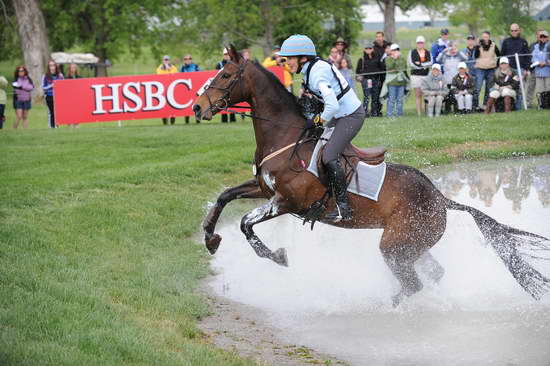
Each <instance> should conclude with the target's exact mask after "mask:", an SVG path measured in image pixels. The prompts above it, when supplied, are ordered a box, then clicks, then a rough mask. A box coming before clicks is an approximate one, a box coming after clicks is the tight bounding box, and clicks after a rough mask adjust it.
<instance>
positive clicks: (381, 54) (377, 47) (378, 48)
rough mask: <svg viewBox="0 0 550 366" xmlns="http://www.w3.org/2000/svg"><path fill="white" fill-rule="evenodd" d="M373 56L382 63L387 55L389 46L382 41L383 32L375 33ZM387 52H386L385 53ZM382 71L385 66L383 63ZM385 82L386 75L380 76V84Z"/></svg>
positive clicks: (389, 44) (388, 43) (384, 69)
mask: <svg viewBox="0 0 550 366" xmlns="http://www.w3.org/2000/svg"><path fill="white" fill-rule="evenodd" d="M373 43H374V54H375V55H376V56H377V57H378V59H380V60H381V61H384V59H385V58H386V57H387V56H388V55H389V53H390V49H389V47H390V46H391V43H390V42H387V41H386V40H385V39H384V32H376V36H375V38H374V42H373ZM386 50H387V51H386ZM382 65H383V70H382V71H386V64H385V63H383V64H382ZM385 80H386V74H385V73H384V74H382V78H381V79H380V82H381V84H380V85H383V84H384V81H385Z"/></svg>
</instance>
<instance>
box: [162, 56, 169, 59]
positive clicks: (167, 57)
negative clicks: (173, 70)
mask: <svg viewBox="0 0 550 366" xmlns="http://www.w3.org/2000/svg"><path fill="white" fill-rule="evenodd" d="M162 59H163V60H170V56H168V55H164V56H163V57H162Z"/></svg>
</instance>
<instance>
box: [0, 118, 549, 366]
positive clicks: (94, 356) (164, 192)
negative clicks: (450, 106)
mask: <svg viewBox="0 0 550 366" xmlns="http://www.w3.org/2000/svg"><path fill="white" fill-rule="evenodd" d="M518 118H519V119H521V121H518ZM356 143H357V144H358V145H360V146H368V145H378V144H382V145H386V146H387V147H388V148H389V151H390V154H389V160H391V161H398V162H403V163H407V164H411V165H413V166H416V167H423V166H428V165H432V164H442V163H449V162H452V161H458V160H465V159H482V158H495V157H498V158H501V157H509V156H514V155H517V154H532V155H537V154H548V153H550V121H549V120H548V115H547V112H536V111H532V112H531V111H530V112H521V113H512V114H506V115H505V114H494V115H491V116H488V117H486V116H484V115H473V116H470V117H468V118H464V117H454V116H446V117H441V118H439V119H428V118H418V117H404V118H401V119H396V120H391V119H386V118H380V119H368V120H367V123H366V125H365V127H364V128H363V130H362V131H361V134H360V135H359V136H358V138H357V139H356ZM0 146H1V147H0V159H1V160H0V164H1V166H2V171H1V173H0V179H1V181H2V185H0V196H1V197H2V200H1V203H0V218H1V220H2V225H1V226H0V243H1V244H0V364H2V365H36V364H40V365H75V364H79V365H92V364H93V365H96V364H101V365H121V364H125V365H144V364H162V365H172V364H174V365H175V364H188V365H214V364H224V365H246V364H248V363H249V361H246V360H242V359H239V358H238V357H237V356H236V355H234V354H231V353H226V352H222V351H220V350H217V349H215V348H214V347H212V346H210V345H209V344H208V342H207V340H206V339H205V338H204V337H203V335H202V334H201V332H200V331H199V330H198V329H197V327H196V321H197V319H199V318H200V317H202V316H205V315H206V314H207V313H208V309H207V308H206V305H205V301H204V299H203V298H202V297H201V296H200V295H198V294H197V292H196V288H197V285H198V284H199V281H200V279H201V278H203V277H204V276H206V275H207V274H208V256H207V255H206V252H205V250H204V249H203V248H202V246H201V244H200V243H199V240H198V239H197V237H196V233H197V232H198V231H199V227H200V222H201V219H202V217H203V215H204V212H205V207H206V205H207V203H208V201H209V200H212V199H213V198H214V197H215V194H216V193H217V192H219V191H220V190H221V189H222V188H223V187H224V186H229V185H234V184H237V183H239V182H241V181H243V180H245V179H248V178H249V177H250V169H249V167H250V163H251V158H252V155H253V151H254V147H255V145H254V141H253V133H252V128H251V125H250V123H249V122H248V121H246V122H238V123H236V124H230V125H221V124H200V125H195V124H191V125H189V126H181V125H179V126H178V125H176V126H174V127H162V126H139V125H129V126H127V127H124V128H110V127H106V126H105V125H104V124H98V125H96V127H94V128H80V129H69V128H64V129H58V130H48V129H31V130H25V131H21V130H17V131H14V130H6V131H2V133H1V134H0Z"/></svg>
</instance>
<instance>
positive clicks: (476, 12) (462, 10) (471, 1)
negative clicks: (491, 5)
mask: <svg viewBox="0 0 550 366" xmlns="http://www.w3.org/2000/svg"><path fill="white" fill-rule="evenodd" d="M485 6H487V1H485V0H459V1H458V2H457V3H456V7H455V8H454V9H453V10H452V11H451V12H450V14H449V21H450V22H451V24H452V25H454V26H459V25H462V24H465V25H466V26H467V27H468V33H469V34H473V35H476V36H479V33H480V30H481V27H483V26H485V25H486V24H487V23H486V20H485V19H486V18H485V14H484V7H485Z"/></svg>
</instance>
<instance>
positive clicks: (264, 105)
mask: <svg viewBox="0 0 550 366" xmlns="http://www.w3.org/2000/svg"><path fill="white" fill-rule="evenodd" d="M276 94H277V92H276V90H269V88H266V89H262V90H260V91H258V90H256V92H255V93H253V95H252V98H251V101H250V104H251V106H252V114H253V115H255V116H258V117H259V118H254V120H253V124H254V133H255V136H256V154H257V156H256V157H257V158H259V159H263V158H265V157H266V156H267V155H269V154H271V153H273V152H275V151H277V150H279V149H281V148H284V147H286V146H288V145H290V144H292V143H295V142H296V141H297V140H298V138H299V137H300V134H301V133H302V131H303V129H302V127H303V124H304V120H303V117H302V116H300V115H297V114H296V113H295V112H294V110H293V108H292V106H288V105H284V101H283V100H281V99H280V98H279V97H278V96H277V95H276Z"/></svg>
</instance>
